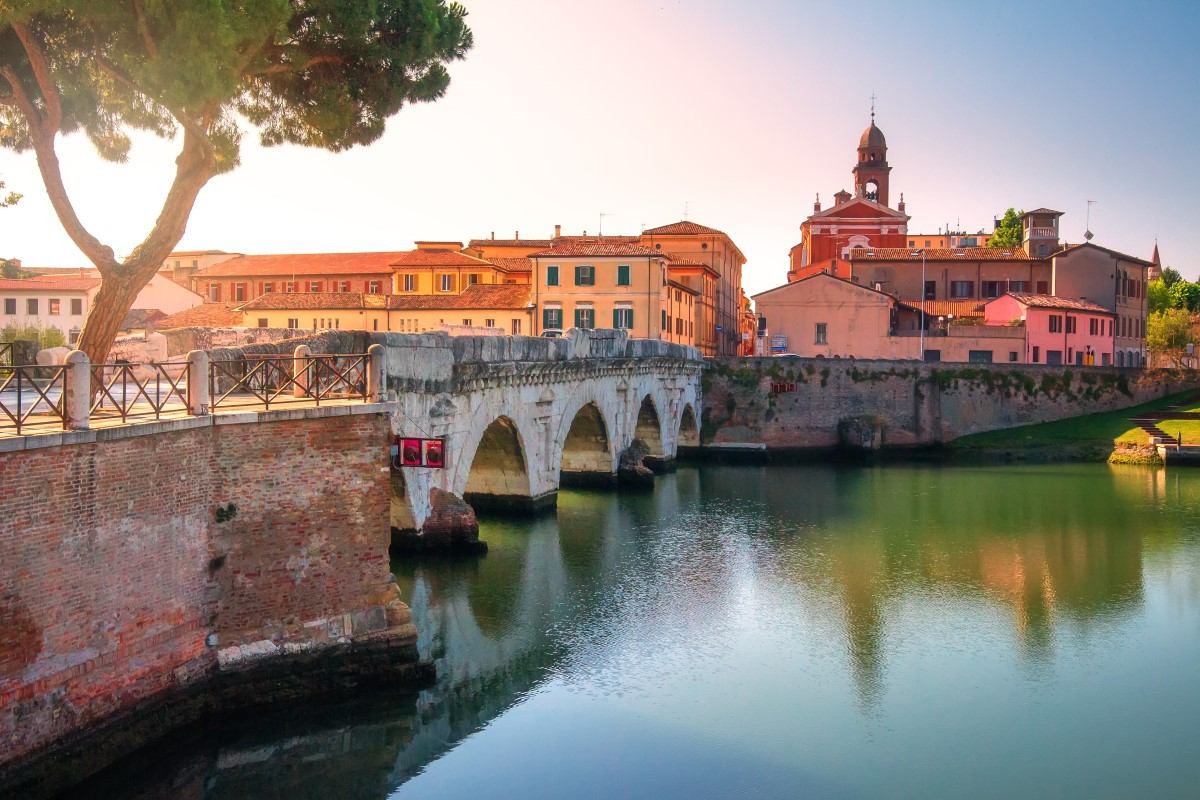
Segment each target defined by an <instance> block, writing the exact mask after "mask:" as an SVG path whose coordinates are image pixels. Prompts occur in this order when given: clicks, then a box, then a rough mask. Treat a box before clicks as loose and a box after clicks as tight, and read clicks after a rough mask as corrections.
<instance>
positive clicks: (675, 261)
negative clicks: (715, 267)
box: [665, 253, 709, 267]
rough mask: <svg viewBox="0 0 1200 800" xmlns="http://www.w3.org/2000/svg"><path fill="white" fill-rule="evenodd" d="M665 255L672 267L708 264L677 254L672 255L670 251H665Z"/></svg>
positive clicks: (705, 265)
mask: <svg viewBox="0 0 1200 800" xmlns="http://www.w3.org/2000/svg"><path fill="white" fill-rule="evenodd" d="M665 255H666V256H667V260H668V262H669V263H670V265H671V266H672V267H707V266H709V265H708V264H706V263H704V262H703V261H696V260H695V259H692V258H680V257H678V256H673V255H671V254H670V253H666V254H665Z"/></svg>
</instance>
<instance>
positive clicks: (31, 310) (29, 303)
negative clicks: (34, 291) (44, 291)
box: [25, 297, 38, 317]
mask: <svg viewBox="0 0 1200 800" xmlns="http://www.w3.org/2000/svg"><path fill="white" fill-rule="evenodd" d="M25 313H26V314H28V315H30V316H32V317H36V316H37V314H38V301H37V299H36V298H33V297H31V298H29V299H28V300H26V301H25Z"/></svg>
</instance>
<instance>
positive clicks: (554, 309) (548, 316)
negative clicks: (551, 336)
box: [542, 306, 563, 330]
mask: <svg viewBox="0 0 1200 800" xmlns="http://www.w3.org/2000/svg"><path fill="white" fill-rule="evenodd" d="M562 326H563V312H562V308H561V307H559V306H546V307H545V308H544V309H542V330H548V329H551V328H556V329H557V328H561V327H562Z"/></svg>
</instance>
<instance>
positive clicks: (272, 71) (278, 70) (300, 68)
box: [248, 54, 345, 75]
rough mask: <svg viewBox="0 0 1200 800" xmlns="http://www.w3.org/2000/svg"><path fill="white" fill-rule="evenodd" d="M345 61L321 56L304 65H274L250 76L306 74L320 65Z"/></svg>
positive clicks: (339, 58)
mask: <svg viewBox="0 0 1200 800" xmlns="http://www.w3.org/2000/svg"><path fill="white" fill-rule="evenodd" d="M344 61H345V59H343V58H342V57H341V56H334V55H328V54H327V55H320V56H313V57H312V58H310V59H309V60H308V61H305V62H304V63H303V64H272V65H270V66H269V67H264V68H263V69H259V70H254V71H252V72H250V73H248V74H250V75H280V74H282V73H287V72H304V71H305V70H306V69H311V68H312V67H315V66H317V65H319V64H341V63H343V62H344Z"/></svg>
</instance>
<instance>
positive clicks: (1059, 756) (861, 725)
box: [72, 465, 1200, 800]
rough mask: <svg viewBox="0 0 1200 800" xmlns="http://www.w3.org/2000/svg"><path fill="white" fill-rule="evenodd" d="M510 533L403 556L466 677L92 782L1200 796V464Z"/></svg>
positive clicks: (735, 482)
mask: <svg viewBox="0 0 1200 800" xmlns="http://www.w3.org/2000/svg"><path fill="white" fill-rule="evenodd" d="M482 537H483V538H485V539H486V540H487V541H488V542H489V544H490V546H491V550H490V552H489V553H488V555H487V556H486V557H484V558H480V559H472V560H465V561H424V562H408V563H395V564H393V568H394V570H395V571H396V573H397V576H398V578H399V580H400V584H401V586H402V587H403V588H404V589H405V590H406V591H407V592H408V593H409V595H410V597H411V605H412V607H413V611H414V616H415V618H416V622H417V625H418V627H419V629H420V631H421V640H420V647H421V650H422V653H423V654H424V655H425V656H427V657H430V658H433V659H434V660H435V661H436V662H437V665H438V673H439V679H438V684H437V686H436V687H434V688H432V689H430V690H427V691H424V692H422V693H421V694H420V695H419V696H418V697H416V698H412V697H386V696H377V697H364V698H362V699H361V701H358V702H354V703H348V704H347V703H340V704H337V705H334V706H329V707H320V706H317V707H314V708H309V709H307V713H306V714H305V715H303V716H301V717H297V716H296V715H295V714H294V713H290V712H288V713H285V712H280V713H277V714H271V715H265V716H261V717H259V718H257V719H255V720H253V721H251V722H249V723H245V724H242V725H240V726H238V727H236V728H231V729H223V730H220V731H216V732H213V733H211V734H209V735H207V736H206V737H204V738H202V739H200V740H199V741H197V740H194V739H193V740H191V741H189V742H188V743H187V744H186V746H185V747H180V746H178V745H176V746H174V747H173V748H169V747H160V748H157V749H155V750H150V751H147V752H146V753H142V754H139V755H137V756H135V757H133V758H131V759H130V760H129V761H128V762H126V763H125V764H123V765H121V766H120V767H119V768H117V769H115V770H113V771H111V772H110V773H108V774H107V775H105V776H102V777H101V778H99V779H97V780H96V781H93V782H92V783H91V784H89V785H88V786H85V787H81V788H80V789H79V790H77V791H76V792H75V793H73V795H72V796H75V797H80V796H110V797H124V798H134V797H136V798H150V797H195V798H258V797H261V798H266V797H272V798H275V797H280V798H288V800H301V798H326V797H328V798H343V797H347V798H348V797H363V798H384V797H392V798H505V797H516V798H576V797H578V798H613V797H620V798H710V797H711V798H739V800H740V799H743V798H758V797H763V798H794V797H813V798H842V797H846V798H867V797H871V798H874V797H888V798H892V797H913V798H940V797H946V798H960V797H973V798H992V797H995V798H1013V797H1030V798H1033V797H1038V798H1041V797H1054V798H1072V797H1078V798H1103V797H1113V798H1129V797H1155V798H1166V797H1181V798H1182V797H1196V796H1197V794H1198V792H1200V788H1198V787H1200V680H1197V678H1198V676H1200V471H1196V472H1189V471H1187V470H1183V469H1176V470H1171V471H1165V470H1154V469H1149V468H1137V467H1126V468H1118V467H1108V466H1098V465H1067V466H1063V465H1056V466H1046V467H1041V466H1039V467H1008V466H1005V467H953V468H952V467H924V466H922V467H917V466H893V465H888V466H885V467H876V468H835V467H830V466H796V467H780V466H771V467H745V466H738V467H726V466H705V467H701V468H693V467H684V468H681V469H680V470H679V471H678V472H677V473H675V474H673V475H669V476H665V477H662V478H659V479H658V482H657V485H656V488H655V490H654V492H653V493H646V494H617V493H606V492H583V491H579V492H575V491H572V492H566V491H564V492H563V493H562V494H560V496H559V505H558V511H557V514H556V515H548V516H545V517H541V518H538V519H535V520H533V521H511V520H510V521H502V520H485V522H484V525H483V529H482Z"/></svg>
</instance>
